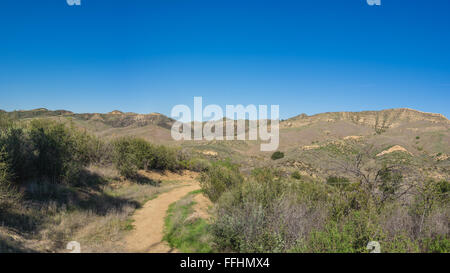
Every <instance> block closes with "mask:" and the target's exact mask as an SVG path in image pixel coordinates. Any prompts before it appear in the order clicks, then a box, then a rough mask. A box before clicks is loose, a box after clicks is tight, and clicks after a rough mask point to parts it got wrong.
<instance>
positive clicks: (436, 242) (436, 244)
mask: <svg viewBox="0 0 450 273" xmlns="http://www.w3.org/2000/svg"><path fill="white" fill-rule="evenodd" d="M424 244H425V249H426V250H427V252H431V253H450V239H449V238H448V237H444V236H437V237H436V238H427V239H425V240H424Z"/></svg>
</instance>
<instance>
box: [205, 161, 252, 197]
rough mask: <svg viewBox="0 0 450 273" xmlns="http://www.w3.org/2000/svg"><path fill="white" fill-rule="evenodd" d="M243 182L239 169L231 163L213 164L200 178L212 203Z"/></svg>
mask: <svg viewBox="0 0 450 273" xmlns="http://www.w3.org/2000/svg"><path fill="white" fill-rule="evenodd" d="M243 180H244V178H243V177H242V176H241V174H240V173H239V167H238V166H237V165H235V164H232V163H231V162H229V161H220V162H215V163H212V165H211V167H209V168H208V170H207V171H205V172H203V173H202V174H201V176H200V184H201V187H202V189H203V192H204V193H205V194H206V195H207V196H208V198H209V199H210V200H211V201H212V202H216V201H217V200H218V199H219V197H220V196H221V195H222V193H224V192H225V191H227V190H230V189H232V188H233V187H236V186H239V185H240V184H241V183H242V181H243Z"/></svg>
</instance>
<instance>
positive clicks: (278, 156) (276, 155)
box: [270, 151, 284, 160]
mask: <svg viewBox="0 0 450 273" xmlns="http://www.w3.org/2000/svg"><path fill="white" fill-rule="evenodd" d="M283 157H284V153H283V152H280V151H276V152H274V153H273V154H272V156H271V157H270V158H272V160H278V159H281V158H283Z"/></svg>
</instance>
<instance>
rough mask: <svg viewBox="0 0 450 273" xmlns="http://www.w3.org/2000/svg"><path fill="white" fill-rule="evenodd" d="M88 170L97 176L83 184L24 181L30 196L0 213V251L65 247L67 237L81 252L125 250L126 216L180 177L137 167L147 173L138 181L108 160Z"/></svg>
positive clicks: (129, 222) (130, 226) (128, 220)
mask: <svg viewBox="0 0 450 273" xmlns="http://www.w3.org/2000/svg"><path fill="white" fill-rule="evenodd" d="M87 171H88V172H89V173H90V174H91V175H93V176H96V177H101V178H102V180H101V182H99V183H98V184H94V185H90V187H88V188H86V187H83V188H73V187H66V186H61V185H59V186H55V185H49V184H38V183H29V184H28V185H26V187H25V188H24V189H23V190H24V191H27V192H28V194H31V195H32V196H33V198H32V199H27V200H28V201H26V202H23V203H20V204H17V206H16V207H14V208H11V209H10V210H8V213H9V215H1V217H0V218H1V219H0V220H2V221H0V227H1V228H0V252H34V251H36V252H68V251H69V250H66V249H65V248H66V244H67V243H68V242H70V241H78V242H79V243H80V244H81V251H82V252H124V251H125V249H124V246H123V244H122V243H121V242H122V240H121V239H122V238H123V237H124V236H125V235H126V234H127V232H128V231H130V230H132V229H133V223H132V220H131V218H130V217H131V215H132V214H133V212H134V211H135V209H136V208H139V207H140V206H142V205H143V204H144V203H145V202H147V201H148V200H150V199H153V198H155V197H156V196H157V195H158V194H160V193H162V192H165V191H168V190H170V189H172V188H173V187H177V185H178V182H179V181H181V179H182V176H181V175H179V174H174V173H151V172H149V173H142V174H143V175H145V176H146V177H148V178H149V179H148V180H145V183H144V182H142V183H139V182H134V181H129V180H124V179H122V178H120V177H119V175H118V173H117V171H115V170H114V169H113V168H112V167H108V166H90V167H89V168H87ZM150 177H152V178H156V177H158V181H154V180H153V179H150ZM189 177H195V174H194V173H189ZM31 200H33V201H31ZM5 219H6V220H5ZM5 221H6V222H5Z"/></svg>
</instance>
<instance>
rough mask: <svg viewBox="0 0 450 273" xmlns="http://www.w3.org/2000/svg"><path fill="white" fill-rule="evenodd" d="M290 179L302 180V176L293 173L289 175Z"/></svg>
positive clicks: (297, 172)
mask: <svg viewBox="0 0 450 273" xmlns="http://www.w3.org/2000/svg"><path fill="white" fill-rule="evenodd" d="M291 177H292V178H294V179H297V180H300V179H302V175H301V174H300V172H299V171H295V172H293V173H292V174H291Z"/></svg>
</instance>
